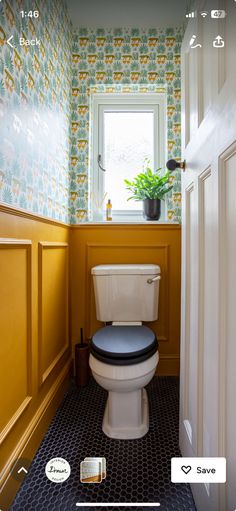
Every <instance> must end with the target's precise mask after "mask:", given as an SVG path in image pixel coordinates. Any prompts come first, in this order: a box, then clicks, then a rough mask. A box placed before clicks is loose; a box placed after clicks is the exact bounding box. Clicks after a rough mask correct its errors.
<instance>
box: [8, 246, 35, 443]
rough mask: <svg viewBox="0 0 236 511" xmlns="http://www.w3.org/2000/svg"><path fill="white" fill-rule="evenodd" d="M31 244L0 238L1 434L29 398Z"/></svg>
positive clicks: (30, 362) (11, 424)
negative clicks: (2, 390)
mask: <svg viewBox="0 0 236 511" xmlns="http://www.w3.org/2000/svg"><path fill="white" fill-rule="evenodd" d="M30 255H31V244H30V243H27V242H25V243H23V242H21V241H19V242H16V241H13V240H12V241H10V240H9V241H7V240H0V290H1V307H0V334H1V342H0V360H1V361H2V362H4V363H3V364H2V368H1V371H0V388H1V389H4V392H1V393H0V409H1V414H0V438H1V439H3V438H4V436H5V434H6V433H7V432H8V431H9V429H10V428H11V427H13V425H14V422H15V420H17V418H18V416H20V415H21V413H23V410H24V408H25V407H26V406H27V404H28V403H29V401H30V398H31V369H32V368H31V364H32V360H31V263H30V261H31V257H30Z"/></svg>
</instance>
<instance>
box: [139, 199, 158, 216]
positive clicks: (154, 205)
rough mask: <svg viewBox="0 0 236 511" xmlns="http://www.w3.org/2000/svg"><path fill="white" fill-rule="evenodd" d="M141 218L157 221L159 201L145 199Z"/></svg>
mask: <svg viewBox="0 0 236 511" xmlns="http://www.w3.org/2000/svg"><path fill="white" fill-rule="evenodd" d="M143 216H144V218H145V219H146V220H159V218H160V216H161V201H160V199H145V200H144V201H143Z"/></svg>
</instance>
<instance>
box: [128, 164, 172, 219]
mask: <svg viewBox="0 0 236 511" xmlns="http://www.w3.org/2000/svg"><path fill="white" fill-rule="evenodd" d="M170 174H171V172H169V171H167V172H166V173H165V174H161V169H157V170H156V171H155V172H152V170H151V169H150V168H149V167H146V170H145V171H144V172H140V174H138V175H137V176H136V177H135V178H134V180H133V181H128V179H125V184H126V189H127V190H129V192H131V194H132V195H131V197H129V198H128V200H136V201H143V215H144V218H146V220H159V218H160V215H161V200H162V199H164V196H165V195H166V194H167V193H168V192H170V190H172V188H173V186H171V185H170V183H169V177H170Z"/></svg>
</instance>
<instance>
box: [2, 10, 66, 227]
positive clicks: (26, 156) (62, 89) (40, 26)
mask: <svg viewBox="0 0 236 511" xmlns="http://www.w3.org/2000/svg"><path fill="white" fill-rule="evenodd" d="M22 8H24V10H26V11H27V10H30V9H36V10H38V11H39V18H38V19H34V18H33V19H32V18H26V19H21V16H20V10H21V9H22ZM71 34H72V29H71V22H70V21H69V18H68V16H67V10H66V5H65V1H64V0H44V1H43V2H41V1H40V0H38V1H37V2H36V1H33V2H32V1H30V0H24V2H21V0H15V1H14V0H13V1H12V0H11V1H10V0H4V2H2V3H0V50H1V52H0V118H1V119H0V120H1V123H0V140H1V143H0V201H1V202H6V203H10V204H12V205H14V206H19V207H21V208H24V209H27V210H29V211H31V212H35V213H39V214H42V215H44V216H47V217H51V218H55V219H58V220H62V221H68V195H69V129H70V89H71V77H70V69H71ZM10 35H13V36H14V37H13V40H12V42H13V43H15V49H12V48H10V46H9V45H8V44H6V39H8V38H9V37H10ZM19 37H25V38H28V39H32V38H35V37H37V38H38V39H40V40H41V45H40V46H39V47H38V48H37V47H29V46H20V45H19V44H16V43H17V41H18V43H19Z"/></svg>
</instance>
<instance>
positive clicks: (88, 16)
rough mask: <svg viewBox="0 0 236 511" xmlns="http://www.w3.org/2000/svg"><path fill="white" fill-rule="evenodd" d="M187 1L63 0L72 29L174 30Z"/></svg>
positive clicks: (181, 21) (183, 13)
mask: <svg viewBox="0 0 236 511" xmlns="http://www.w3.org/2000/svg"><path fill="white" fill-rule="evenodd" d="M187 3H188V4H189V1H188V2H187V0H67V5H68V9H69V14H70V17H71V20H72V23H73V25H74V27H75V28H76V27H99V28H108V27H109V28H119V27H137V28H142V27H143V28H146V27H153V28H154V27H158V28H165V27H175V26H179V25H181V24H182V23H183V21H184V20H185V14H186V4H187Z"/></svg>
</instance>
